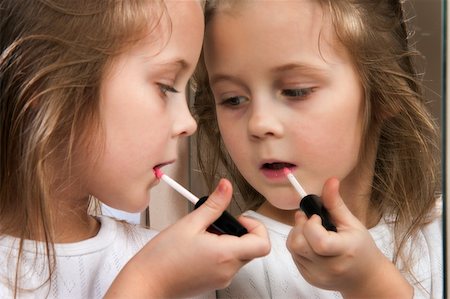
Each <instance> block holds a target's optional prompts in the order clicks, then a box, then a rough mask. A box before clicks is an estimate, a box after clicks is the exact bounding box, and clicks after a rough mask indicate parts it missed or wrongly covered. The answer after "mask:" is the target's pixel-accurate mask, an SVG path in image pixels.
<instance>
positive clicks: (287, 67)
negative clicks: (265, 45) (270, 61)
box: [209, 63, 328, 85]
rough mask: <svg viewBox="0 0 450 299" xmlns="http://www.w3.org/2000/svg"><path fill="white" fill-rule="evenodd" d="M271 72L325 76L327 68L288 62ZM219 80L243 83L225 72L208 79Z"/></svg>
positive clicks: (211, 81) (214, 82)
mask: <svg viewBox="0 0 450 299" xmlns="http://www.w3.org/2000/svg"><path fill="white" fill-rule="evenodd" d="M269 71H270V72H271V73H283V72H287V71H300V72H302V73H304V74H311V75H317V76H319V75H320V76H326V75H327V74H328V70H327V69H326V68H323V67H320V66H315V65H312V64H303V63H288V64H284V65H280V66H276V67H274V68H271V69H270V70H269ZM219 81H228V82H232V83H235V84H237V85H243V83H242V82H241V81H240V80H239V78H237V77H234V76H231V75H226V74H213V75H212V76H211V78H210V80H209V84H210V85H214V84H216V83H217V82H219Z"/></svg>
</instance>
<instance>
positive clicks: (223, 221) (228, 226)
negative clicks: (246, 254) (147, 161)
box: [153, 168, 248, 237]
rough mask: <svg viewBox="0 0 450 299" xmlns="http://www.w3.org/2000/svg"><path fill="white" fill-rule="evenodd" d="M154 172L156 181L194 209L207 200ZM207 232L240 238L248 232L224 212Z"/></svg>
mask: <svg viewBox="0 0 450 299" xmlns="http://www.w3.org/2000/svg"><path fill="white" fill-rule="evenodd" d="M153 171H154V172H155V176H156V177H157V178H158V179H161V180H163V181H164V182H166V183H167V184H168V185H169V186H170V187H172V188H173V189H175V190H176V191H177V192H178V193H180V194H181V195H183V196H184V197H186V198H187V199H188V200H189V201H190V202H191V203H193V204H194V207H195V209H197V208H198V207H199V206H201V205H202V204H203V203H204V202H205V201H206V200H207V199H208V196H203V197H202V198H198V197H197V196H195V195H194V194H192V193H191V192H189V191H188V190H187V189H186V188H184V187H183V186H181V185H180V184H178V183H177V182H176V181H175V180H173V179H172V178H171V177H169V176H168V175H166V174H164V173H163V172H162V171H161V170H160V169H159V168H155V169H153ZM208 231H210V232H212V233H215V234H219V235H220V234H227V235H233V236H237V237H240V236H242V235H245V234H246V233H247V232H248V231H247V229H246V228H245V227H243V226H242V225H241V224H240V223H239V222H238V221H237V220H236V219H235V218H234V217H233V216H232V215H231V214H230V213H228V212H227V211H224V212H223V213H222V215H220V217H219V218H218V219H217V220H216V221H214V223H213V224H211V226H210V227H209V228H208Z"/></svg>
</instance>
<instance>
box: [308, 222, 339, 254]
mask: <svg viewBox="0 0 450 299" xmlns="http://www.w3.org/2000/svg"><path fill="white" fill-rule="evenodd" d="M303 235H304V238H305V240H306V242H308V244H309V246H310V247H311V250H312V251H313V252H314V254H316V255H319V256H335V255H337V254H338V253H339V251H338V248H341V246H337V244H338V242H339V235H338V234H336V233H334V232H330V231H327V230H326V229H325V228H324V227H323V226H322V219H320V216H318V215H312V216H311V218H309V219H308V221H307V222H306V223H305V225H304V227H303Z"/></svg>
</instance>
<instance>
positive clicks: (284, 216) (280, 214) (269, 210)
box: [256, 201, 297, 226]
mask: <svg viewBox="0 0 450 299" xmlns="http://www.w3.org/2000/svg"><path fill="white" fill-rule="evenodd" d="M296 211H297V210H282V209H279V208H277V207H275V206H273V205H271V204H270V203H269V202H268V201H265V202H264V203H263V204H262V205H261V206H260V207H259V208H258V209H257V210H256V212H258V213H260V214H261V215H264V216H266V217H269V218H272V219H273V220H276V221H278V222H281V223H284V224H287V225H291V226H294V224H295V218H294V215H295V212H296Z"/></svg>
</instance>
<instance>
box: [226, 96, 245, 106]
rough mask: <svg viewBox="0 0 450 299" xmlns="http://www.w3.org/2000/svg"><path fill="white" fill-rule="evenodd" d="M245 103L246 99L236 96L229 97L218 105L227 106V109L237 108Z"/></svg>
mask: <svg viewBox="0 0 450 299" xmlns="http://www.w3.org/2000/svg"><path fill="white" fill-rule="evenodd" d="M246 101H247V98H245V97H242V96H236V97H230V98H227V99H224V100H222V101H221V102H220V105H222V106H229V107H237V106H239V105H241V104H243V103H244V102H246Z"/></svg>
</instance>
